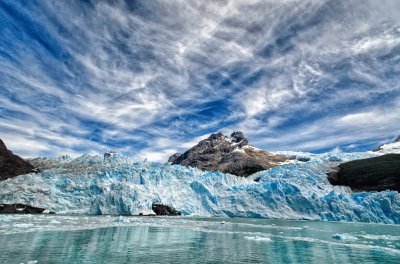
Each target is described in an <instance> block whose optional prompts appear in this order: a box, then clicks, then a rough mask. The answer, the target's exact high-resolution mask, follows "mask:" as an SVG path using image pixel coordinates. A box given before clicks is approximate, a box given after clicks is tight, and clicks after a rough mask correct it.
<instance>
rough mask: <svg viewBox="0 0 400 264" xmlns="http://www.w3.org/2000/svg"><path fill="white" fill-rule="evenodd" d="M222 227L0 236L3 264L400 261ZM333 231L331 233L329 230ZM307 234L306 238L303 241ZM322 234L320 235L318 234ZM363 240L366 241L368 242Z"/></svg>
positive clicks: (302, 233)
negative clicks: (252, 237)
mask: <svg viewBox="0 0 400 264" xmlns="http://www.w3.org/2000/svg"><path fill="white" fill-rule="evenodd" d="M221 226H222V227H221V228H218V231H221V230H224V229H225V231H231V232H212V230H210V232H199V231H194V230H190V229H178V228H168V227H149V226H135V227H133V226H123V227H109V228H99V229H92V230H79V231H63V232H60V231H53V232H34V233H20V234H12V235H1V236H0V250H1V252H2V254H1V263H26V262H27V261H30V260H38V263H230V264H232V263H398V260H399V255H396V254H389V253H388V252H382V251H379V250H371V249H370V248H368V245H365V246H364V245H363V244H362V243H360V244H359V247H349V246H346V245H341V244H340V243H334V242H332V243H330V242H329V240H326V242H324V243H320V242H318V240H315V241H314V240H313V237H314V238H316V237H318V236H321V234H320V235H318V232H316V231H312V229H307V228H305V229H302V230H297V231H296V229H295V230H291V231H290V233H285V234H284V236H279V234H282V232H281V231H280V230H279V229H277V230H275V231H272V232H270V233H269V235H271V238H272V239H271V241H270V242H268V241H256V240H248V239H245V235H244V234H246V235H248V234H249V233H252V232H253V233H254V234H259V233H260V232H259V231H260V230H259V229H260V228H256V229H254V228H253V230H252V228H251V227H246V228H243V227H242V228H241V227H240V225H230V226H228V227H227V228H225V227H224V226H223V225H221ZM327 233H331V232H327ZM303 238H308V240H307V239H306V240H304V239H303ZM320 238H321V237H320ZM364 244H365V243H364Z"/></svg>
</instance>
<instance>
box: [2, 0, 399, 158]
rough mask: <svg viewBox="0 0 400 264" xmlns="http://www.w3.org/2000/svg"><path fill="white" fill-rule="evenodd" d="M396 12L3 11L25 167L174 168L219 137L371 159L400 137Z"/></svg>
mask: <svg viewBox="0 0 400 264" xmlns="http://www.w3.org/2000/svg"><path fill="white" fill-rule="evenodd" d="M399 124H400V2H399V1H397V0H384V1H378V0H375V1H373V0H362V1H361V0H355V1H343V0H336V1H324V0H318V1H317V0H315V1H311V0H299V1H296V0H282V1H276V0H274V1H272V0H266V1H259V0H246V1H244V0H243V1H228V0H218V1H216V0H215V1H186V0H185V1H183V0H179V1H178V0H176V1H144V0H143V1H122V0H121V1H45V0H43V1H34V0H32V1H22V0H21V1H15V0H3V1H0V138H2V139H3V140H4V141H5V143H6V144H7V145H8V146H9V148H10V149H12V150H13V151H14V152H15V153H17V154H20V155H22V156H25V157H34V156H38V155H44V156H57V155H61V154H72V155H77V154H80V153H103V152H105V151H107V150H109V149H113V150H117V151H120V152H122V153H124V154H126V155H129V156H132V157H134V158H136V159H144V158H147V159H149V160H165V159H166V158H167V157H168V156H169V155H171V154H173V153H174V152H179V151H183V150H185V149H187V148H188V147H190V146H192V145H193V144H195V143H196V142H197V141H198V140H199V139H202V138H204V137H205V136H207V135H208V134H210V133H212V132H217V131H222V132H224V133H231V132H232V131H235V130H242V131H243V132H244V133H245V135H246V136H247V137H248V138H249V140H250V142H251V143H252V144H253V145H255V146H256V147H259V148H263V149H266V150H271V151H276V150H301V151H311V152H322V151H330V150H333V149H337V148H340V149H341V150H343V151H364V150H369V149H371V148H373V147H376V146H377V145H379V144H381V143H382V142H386V141H389V140H391V139H392V138H393V137H394V136H395V135H397V134H399V133H400V128H399V126H400V125H399Z"/></svg>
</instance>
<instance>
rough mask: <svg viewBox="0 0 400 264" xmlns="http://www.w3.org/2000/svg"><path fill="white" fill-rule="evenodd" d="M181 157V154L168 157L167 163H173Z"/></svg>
mask: <svg viewBox="0 0 400 264" xmlns="http://www.w3.org/2000/svg"><path fill="white" fill-rule="evenodd" d="M180 155H182V154H181V153H175V154H174V155H172V156H171V157H169V159H168V162H171V163H174V162H175V161H176V159H177V158H179V156H180Z"/></svg>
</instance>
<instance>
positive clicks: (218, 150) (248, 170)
mask: <svg viewBox="0 0 400 264" xmlns="http://www.w3.org/2000/svg"><path fill="white" fill-rule="evenodd" d="M286 160H287V158H286V157H284V156H281V155H275V154H273V153H270V152H267V151H264V150H260V149H257V148H254V147H253V146H252V145H250V144H249V141H248V140H247V138H246V137H245V136H244V134H243V132H241V131H236V132H233V133H232V134H231V135H230V137H228V136H225V135H224V134H222V133H221V132H219V133H215V134H211V135H210V136H209V137H208V138H206V139H204V140H201V141H200V142H199V143H198V144H197V145H195V146H193V147H192V148H190V149H189V150H187V151H186V152H185V153H183V154H180V155H178V154H177V153H176V154H174V155H172V156H171V157H170V158H169V160H168V161H169V162H172V164H179V165H183V166H190V167H196V168H199V169H201V170H209V171H216V170H220V171H221V172H224V173H230V174H233V175H237V176H244V177H247V176H249V175H251V174H253V173H255V172H258V171H261V170H266V169H269V168H271V167H274V166H277V165H279V164H280V163H281V162H283V161H286Z"/></svg>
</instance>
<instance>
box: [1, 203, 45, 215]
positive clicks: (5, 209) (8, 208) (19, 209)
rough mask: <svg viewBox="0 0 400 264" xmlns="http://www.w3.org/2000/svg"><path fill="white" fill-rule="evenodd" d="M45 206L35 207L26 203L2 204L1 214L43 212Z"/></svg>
mask: <svg viewBox="0 0 400 264" xmlns="http://www.w3.org/2000/svg"><path fill="white" fill-rule="evenodd" d="M44 211H45V209H44V208H39V207H33V206H29V205H25V204H20V203H16V204H0V214H41V213H43V212H44Z"/></svg>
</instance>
